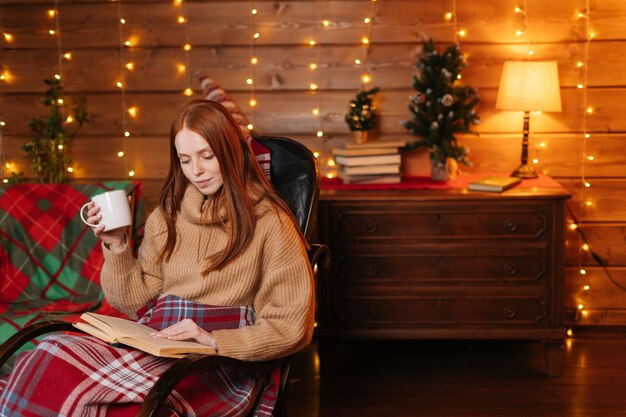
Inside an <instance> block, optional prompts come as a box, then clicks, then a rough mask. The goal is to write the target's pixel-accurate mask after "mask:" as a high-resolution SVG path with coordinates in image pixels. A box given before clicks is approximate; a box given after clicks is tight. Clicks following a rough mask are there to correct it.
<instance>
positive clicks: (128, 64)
mask: <svg viewBox="0 0 626 417" xmlns="http://www.w3.org/2000/svg"><path fill="white" fill-rule="evenodd" d="M126 69H127V70H129V71H132V70H134V69H135V64H133V63H132V62H128V63H127V64H126Z"/></svg>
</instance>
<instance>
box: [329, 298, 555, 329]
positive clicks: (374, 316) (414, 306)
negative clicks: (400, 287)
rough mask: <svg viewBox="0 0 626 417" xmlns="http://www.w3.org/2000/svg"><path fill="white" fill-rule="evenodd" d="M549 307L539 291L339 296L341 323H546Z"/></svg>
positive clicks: (416, 325) (388, 325)
mask: <svg viewBox="0 0 626 417" xmlns="http://www.w3.org/2000/svg"><path fill="white" fill-rule="evenodd" d="M548 311H549V310H548V307H547V305H546V302H545V301H544V298H543V297H542V296H538V295H519V296H516V295H509V296H502V295H499V296H496V295H485V296H467V295H462V296H450V295H430V296H429V295H419V296H387V297H385V296H371V297H368V296H345V297H342V298H340V299H339V300H337V310H336V314H337V317H336V318H337V322H336V325H337V326H338V327H344V326H345V327H347V328H357V327H371V328H389V329H393V328H404V329H410V328H420V327H431V328H437V327H441V326H444V327H445V326H454V327H458V328H465V327H473V328H481V327H484V326H487V327H489V326H493V325H499V326H502V325H504V326H512V327H518V326H521V327H546V326H548V324H549V323H548V321H549V320H548V313H547V312H548Z"/></svg>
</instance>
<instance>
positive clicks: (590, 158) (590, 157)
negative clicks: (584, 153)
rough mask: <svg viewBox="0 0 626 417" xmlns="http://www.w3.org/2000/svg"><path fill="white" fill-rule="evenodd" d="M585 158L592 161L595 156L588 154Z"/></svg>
mask: <svg viewBox="0 0 626 417" xmlns="http://www.w3.org/2000/svg"><path fill="white" fill-rule="evenodd" d="M587 159H588V160H590V161H593V160H594V159H596V158H595V157H594V156H593V155H589V156H588V157H587Z"/></svg>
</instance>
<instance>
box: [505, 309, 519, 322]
mask: <svg viewBox="0 0 626 417" xmlns="http://www.w3.org/2000/svg"><path fill="white" fill-rule="evenodd" d="M516 315H517V309H516V308H515V306H506V307H504V316H505V317H506V318H508V319H513V318H515V316H516Z"/></svg>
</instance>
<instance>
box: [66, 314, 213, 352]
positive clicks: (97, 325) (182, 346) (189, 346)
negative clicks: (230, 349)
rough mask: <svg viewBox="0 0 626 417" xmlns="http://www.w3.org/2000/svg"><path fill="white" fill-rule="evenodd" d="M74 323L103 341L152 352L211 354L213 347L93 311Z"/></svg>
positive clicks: (78, 327)
mask: <svg viewBox="0 0 626 417" xmlns="http://www.w3.org/2000/svg"><path fill="white" fill-rule="evenodd" d="M80 320H82V321H78V322H76V323H74V327H76V328H77V329H80V330H82V331H84V332H85V333H89V334H90V335H92V336H95V337H97V338H98V339H102V340H104V341H105V342H107V343H121V344H124V345H127V346H130V347H134V348H135V349H139V350H142V351H144V352H147V353H149V354H151V355H154V356H164V357H167V358H182V357H183V356H185V355H187V354H190V353H202V354H214V353H215V349H213V348H212V347H210V346H206V345H203V344H201V343H197V342H189V341H185V340H169V339H162V338H159V337H153V336H150V334H151V333H154V332H155V330H154V329H152V328H150V327H148V326H144V325H143V324H140V323H136V322H134V321H131V320H127V319H122V318H118V317H110V316H105V315H102V314H97V313H83V314H81V316H80Z"/></svg>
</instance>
